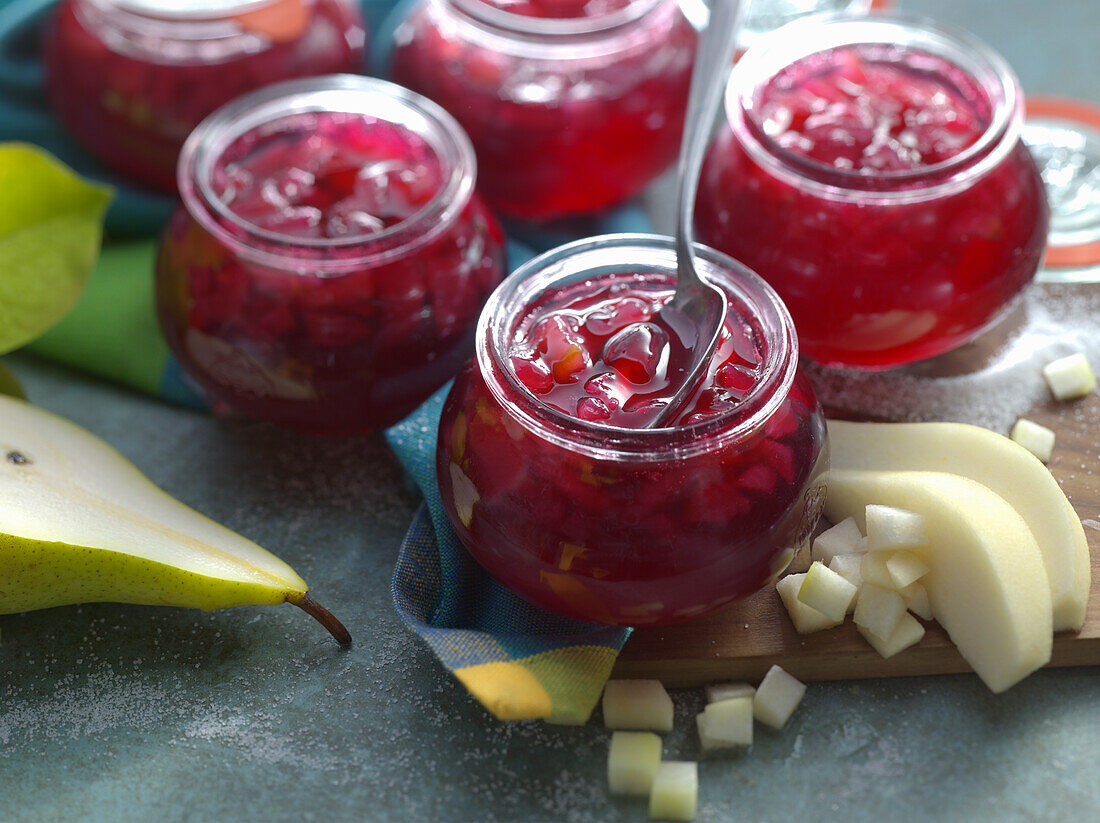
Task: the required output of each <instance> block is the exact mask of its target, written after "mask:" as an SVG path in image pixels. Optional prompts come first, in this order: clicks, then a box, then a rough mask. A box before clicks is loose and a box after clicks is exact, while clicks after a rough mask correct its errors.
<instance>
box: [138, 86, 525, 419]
mask: <svg viewBox="0 0 1100 823" xmlns="http://www.w3.org/2000/svg"><path fill="white" fill-rule="evenodd" d="M475 176H476V166H475V160H474V155H473V149H472V148H471V147H470V143H469V141H468V140H467V139H466V136H465V135H464V134H463V133H462V130H461V129H460V128H459V127H458V124H457V123H455V122H454V120H452V119H451V117H450V116H449V115H448V114H447V113H446V112H444V111H443V110H442V109H440V108H439V107H438V106H436V105H435V104H434V103H432V102H431V101H429V100H425V99H423V98H422V97H420V96H419V95H416V94H413V93H412V92H409V91H407V90H405V89H402V88H400V87H398V86H395V85H393V84H391V83H387V82H384V81H381V80H375V79H371V78H366V77H358V76H352V75H335V76H329V77H320V78H311V79H307V80H293V81H288V82H286V83H281V84H277V85H275V86H269V87H268V88H265V89H262V90H260V91H258V92H253V93H252V94H250V95H247V96H245V97H243V98H241V99H240V100H237V101H234V102H233V103H230V104H228V105H226V106H224V107H222V108H221V109H219V110H218V111H217V112H215V113H214V114H213V115H211V116H210V117H209V118H207V119H206V120H204V121H203V123H202V124H201V125H200V126H199V127H198V128H197V129H196V130H195V132H194V133H193V134H192V135H191V137H190V138H189V139H188V141H187V143H186V144H185V145H184V148H183V152H182V154H181V155H180V167H179V188H180V194H181V196H182V199H183V203H182V205H181V206H180V207H179V208H178V209H177V210H176V212H175V214H174V215H173V217H172V219H171V221H170V222H169V225H168V227H167V229H166V231H165V234H164V237H163V240H162V243H161V247H160V251H159V254H158V257H157V266H156V271H157V274H156V278H157V283H156V295H157V307H158V315H159V319H160V323H161V327H162V329H163V330H164V334H165V337H166V339H167V341H168V344H169V346H170V348H171V349H172V351H173V352H174V353H175V355H176V357H177V358H178V359H179V361H180V363H181V364H182V365H183V367H184V368H185V369H186V371H187V372H188V373H189V374H190V375H191V376H192V377H193V378H194V379H195V380H196V381H197V382H198V384H199V385H200V386H201V387H202V389H204V390H205V391H206V392H207V393H208V394H209V396H210V397H211V399H212V400H213V401H215V402H216V403H217V404H220V405H222V406H225V407H228V408H230V409H233V410H235V411H237V412H240V413H243V414H246V415H249V416H252V417H256V418H260V419H264V420H270V421H273V422H275V423H279V424H281V425H284V426H287V427H290V428H294V429H299V430H303V431H309V432H317V433H322V434H353V433H357V432H365V431H370V430H373V429H378V428H380V427H383V426H386V425H389V424H391V423H393V422H396V421H397V420H399V419H400V418H402V417H404V416H405V415H406V414H407V413H408V412H410V411H411V410H412V409H413V408H415V407H416V406H417V405H418V404H419V403H420V402H422V401H423V400H424V399H425V398H427V397H428V395H430V394H431V393H432V392H433V391H434V390H435V389H437V388H439V386H441V385H442V384H443V383H444V382H446V381H447V380H448V379H449V378H450V377H452V376H453V375H454V374H455V372H457V371H458V369H459V368H460V367H461V365H462V363H463V362H464V361H465V360H466V359H468V358H469V357H470V355H471V354H472V352H473V331H474V325H475V321H476V319H477V316H478V313H479V312H480V310H481V307H482V304H483V303H484V301H485V299H486V297H487V296H488V295H489V293H490V292H491V291H492V290H493V288H494V287H495V286H496V285H497V283H499V282H500V280H501V279H502V277H503V276H504V273H505V271H504V266H505V263H504V249H503V236H502V234H501V230H500V227H499V225H498V224H497V222H496V220H495V218H494V217H493V216H492V215H491V214H490V213H489V211H488V210H487V209H486V208H485V206H484V205H483V204H482V202H481V200H480V199H479V198H478V197H477V195H476V194H475V193H474V181H475Z"/></svg>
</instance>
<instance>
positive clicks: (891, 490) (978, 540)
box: [825, 469, 1051, 692]
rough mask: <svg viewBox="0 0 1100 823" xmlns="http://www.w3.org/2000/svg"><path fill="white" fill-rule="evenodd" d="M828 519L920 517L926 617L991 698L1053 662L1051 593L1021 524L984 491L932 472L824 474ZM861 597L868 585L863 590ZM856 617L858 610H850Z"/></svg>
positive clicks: (1035, 550) (833, 471)
mask: <svg viewBox="0 0 1100 823" xmlns="http://www.w3.org/2000/svg"><path fill="white" fill-rule="evenodd" d="M828 483H829V492H828V496H827V498H826V501H825V513H826V516H828V517H829V518H830V519H832V518H836V519H843V518H845V517H855V518H856V520H857V522H858V521H859V520H860V518H861V517H862V512H863V511H864V508H865V507H866V506H867V504H868V503H871V502H874V503H883V504H885V505H892V506H899V507H902V508H906V509H909V510H911V511H915V512H919V513H920V514H923V515H924V516H925V520H926V523H927V527H928V541H929V542H928V546H927V547H924V548H922V549H915V550H914V551H915V552H916V553H918V554H920V555H921V557H922V559H923V560H924V561H925V562H926V563H927V564H928V567H929V572H928V573H927V574H926V575H924V577H923V578H921V582H922V584H923V585H924V588H925V590H926V591H927V593H928V599H929V602H930V603H931V606H932V614H933V616H934V617H935V619H936V620H937V621H938V622H939V623H940V625H942V626H943V628H944V629H945V630H946V631H947V633H948V635H949V636H950V637H951V640H952V642H953V643H954V644H955V645H956V647H958V650H959V652H960V653H961V654H962V656H963V658H965V659H966V661H967V662H968V663H969V664H970V665H971V667H972V668H973V669H974V671H975V672H976V673H977V674H978V676H979V677H980V678H981V679H982V681H983V682H984V683H985V684H986V685H987V686H988V687H989V688H990V690H992V691H993V692H1002V691H1004V690H1005V689H1007V688H1009V687H1010V686H1012V685H1013V684H1014V683H1016V682H1018V681H1019V680H1021V679H1022V678H1024V677H1026V676H1027V675H1028V674H1030V673H1031V672H1033V671H1034V670H1035V669H1037V668H1039V667H1040V666H1043V665H1044V664H1046V663H1047V662H1048V661H1049V660H1050V652H1051V606H1050V586H1049V584H1048V583H1047V580H1046V568H1045V567H1044V565H1043V556H1042V554H1041V553H1040V551H1039V547H1038V545H1037V544H1036V542H1035V538H1033V537H1032V535H1031V532H1030V531H1029V530H1028V527H1027V523H1025V522H1024V520H1023V518H1021V517H1020V515H1018V514H1017V513H1016V511H1015V509H1013V508H1012V506H1010V505H1009V504H1008V503H1007V502H1005V501H1004V500H1003V499H1002V498H1001V497H1000V496H998V495H996V494H994V493H993V492H991V491H990V490H989V489H988V488H986V487H985V486H983V485H981V484H980V483H976V482H975V481H973V480H969V479H967V478H965V477H960V476H958V475H952V474H943V473H939V472H910V471H906V472H897V471H850V470H845V469H831V470H830V472H829V480H828ZM865 588H866V584H865ZM857 609H858V604H857Z"/></svg>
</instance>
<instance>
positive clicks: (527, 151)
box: [392, 0, 697, 220]
mask: <svg viewBox="0 0 1100 823" xmlns="http://www.w3.org/2000/svg"><path fill="white" fill-rule="evenodd" d="M501 10H503V11H504V12H507V14H504V13H501ZM487 11H489V12H494V11H495V12H497V14H495V15H491V16H490V15H488V14H487V13H486V12H487ZM615 21H618V22H615ZM558 25H565V26H568V27H569V30H568V31H567V32H564V33H563V32H556V31H551V30H549V29H547V27H553V26H558ZM574 29H575V31H574ZM696 39H697V38H696V33H695V30H694V29H693V28H692V26H691V25H690V24H689V23H688V21H687V20H686V19H685V18H684V16H683V13H682V12H681V11H680V9H679V7H678V5H677V4H676V3H675V2H673V1H672V0H589V1H588V2H582V0H566V1H565V2H554V0H527V1H526V2H520V3H505V2H501V0H495V1H494V2H492V3H486V2H483V0H424V2H422V3H421V4H420V5H419V6H417V7H416V9H415V10H414V11H413V12H412V14H411V15H410V17H409V19H408V20H406V21H405V22H404V23H403V24H402V26H401V27H400V28H399V29H398V30H397V32H396V34H395V48H394V52H393V63H392V76H393V78H394V80H396V81H397V82H398V83H401V84H402V85H404V86H407V87H408V88H411V89H413V90H415V91H418V92H420V93H422V94H424V95H425V96H427V97H429V98H431V99H433V100H435V101H436V102H437V103H439V104H440V105H442V106H443V107H444V108H445V109H447V111H449V112H450V113H451V114H452V115H454V117H455V119H457V120H458V121H459V122H460V123H461V124H462V126H463V128H464V129H465V130H466V132H467V134H469V135H470V140H471V141H472V142H473V144H474V148H475V150H476V151H477V157H478V169H479V172H480V175H481V184H480V189H481V191H482V192H483V194H484V195H485V198H486V199H487V200H488V201H489V203H490V205H492V206H493V208H494V209H496V210H497V211H499V212H500V213H502V214H507V215H509V216H513V217H518V218H523V219H530V220H548V219H553V218H559V217H565V216H569V215H574V214H580V213H587V212H593V211H597V210H600V209H603V208H605V207H607V206H610V205H613V204H615V203H618V202H621V201H623V200H625V199H627V198H629V197H631V196H632V195H634V194H636V193H638V192H639V191H640V190H641V189H642V188H644V187H645V186H646V184H648V183H649V182H650V181H651V180H653V179H654V178H655V177H656V176H657V175H659V174H660V173H661V172H662V171H664V170H665V169H666V168H667V167H668V165H669V164H670V163H671V162H672V160H673V159H674V158H675V156H676V152H677V149H678V147H679V142H680V134H681V132H682V130H683V122H684V108H685V105H686V102H687V90H688V83H689V80H690V77H691V65H692V60H693V58H694V53H695V44H696Z"/></svg>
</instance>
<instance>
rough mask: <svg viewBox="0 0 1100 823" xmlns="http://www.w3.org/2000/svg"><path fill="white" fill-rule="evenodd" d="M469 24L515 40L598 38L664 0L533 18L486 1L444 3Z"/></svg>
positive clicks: (633, 1)
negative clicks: (583, 13)
mask: <svg viewBox="0 0 1100 823" xmlns="http://www.w3.org/2000/svg"><path fill="white" fill-rule="evenodd" d="M445 2H447V3H448V4H449V5H451V6H453V7H454V8H455V9H456V10H457V11H459V12H460V13H461V14H462V16H463V17H464V18H466V19H468V20H469V21H471V22H473V23H475V24H477V25H480V26H485V27H487V28H488V29H490V30H491V31H493V32H494V33H497V34H506V35H511V36H515V37H519V38H544V37H545V38H564V37H578V36H585V35H602V34H606V33H609V32H612V31H614V30H615V29H619V28H621V27H623V26H625V25H627V24H629V23H633V22H634V21H635V20H637V19H639V18H640V17H644V16H645V15H646V14H648V13H649V12H651V11H652V10H653V9H654V8H656V7H657V6H658V5H660V4H661V3H662V2H664V0H631V2H629V3H628V4H627V5H625V6H623V7H622V8H619V9H615V10H614V11H610V12H608V13H606V14H601V15H599V16H596V17H533V16H531V15H527V14H516V13H515V12H511V11H508V10H507V9H502V8H498V7H496V6H494V5H492V4H490V3H488V2H486V0H445Z"/></svg>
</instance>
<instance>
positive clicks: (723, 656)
mask: <svg viewBox="0 0 1100 823" xmlns="http://www.w3.org/2000/svg"><path fill="white" fill-rule="evenodd" d="M1027 417H1028V418H1029V419H1031V420H1034V421H1035V422H1037V423H1041V424H1043V425H1045V426H1047V427H1048V428H1051V429H1053V430H1054V431H1055V432H1056V433H1057V437H1058V439H1057V442H1056V444H1055V448H1054V456H1053V458H1052V459H1051V461H1050V464H1049V466H1050V470H1051V472H1052V473H1053V474H1054V476H1055V478H1057V479H1058V481H1059V483H1060V484H1061V486H1062V489H1063V490H1064V491H1065V493H1066V495H1067V497H1069V500H1070V502H1071V503H1072V504H1073V506H1074V508H1075V509H1076V511H1077V513H1078V515H1079V516H1080V517H1081V519H1082V521H1083V522H1085V535H1086V537H1087V538H1088V544H1089V549H1090V552H1091V555H1092V591H1091V595H1090V598H1089V606H1088V612H1087V614H1086V616H1085V625H1084V628H1083V629H1082V630H1081V631H1080V633H1078V634H1073V633H1070V632H1060V633H1058V634H1056V635H1055V636H1054V652H1053V655H1052V657H1051V661H1050V664H1049V665H1051V666H1081V665H1089V664H1100V459H1098V457H1100V396H1098V395H1097V393H1096V392H1093V394H1091V395H1089V396H1088V397H1086V398H1083V399H1081V400H1077V401H1073V402H1070V403H1057V402H1055V401H1050V402H1048V403H1044V404H1043V405H1041V406H1039V407H1037V408H1035V409H1033V410H1032V411H1031V412H1030V413H1028V415H1027ZM804 565H805V564H804ZM796 570H797V569H796ZM926 628H927V631H926V633H925V635H924V638H923V639H922V640H921V642H920V643H919V644H917V645H916V646H912V647H910V648H908V649H906V650H905V651H903V652H901V653H900V654H897V655H895V656H894V657H891V658H889V659H886V660H884V659H883V658H881V657H880V656H879V655H878V653H877V652H875V651H874V649H872V648H871V647H870V646H869V645H867V642H866V641H865V640H864V639H863V638H862V637H860V636H859V634H858V633H857V632H856V630H855V627H854V626H853V625H852V622H851V619H850V618H849V620H848V621H847V622H845V623H844V625H842V626H838V627H836V628H835V629H829V630H827V631H823V632H818V633H816V634H808V635H798V634H797V633H795V630H794V627H793V626H792V625H791V622H790V619H789V618H788V617H787V613H786V611H785V610H784V608H783V605H782V604H781V603H780V601H779V596H778V595H777V594H776V592H775V589H774V588H769V589H767V590H765V591H762V592H759V593H758V594H756V595H755V596H753V597H751V598H749V599H748V600H745V601H743V602H741V603H738V604H736V605H734V606H731V607H730V608H729V609H726V610H724V611H721V612H718V613H717V614H714V615H711V616H709V617H706V618H702V619H700V620H698V621H695V622H692V623H687V624H682V625H677V626H668V627H663V628H653V629H639V630H637V631H635V632H634V634H633V635H632V636H631V638H630V640H629V641H628V642H627V644H626V646H625V648H624V649H623V652H622V654H621V655H620V656H619V659H618V662H617V663H616V664H615V669H614V672H613V673H612V676H613V677H644V678H657V679H659V680H661V681H663V682H664V683H665V685H667V686H670V687H682V686H698V685H702V684H705V683H713V682H715V681H720V680H750V681H754V682H755V681H757V680H760V679H761V678H762V677H763V676H764V674H765V673H766V672H767V670H768V669H769V668H770V667H771V666H772V665H773V664H778V665H780V666H782V667H783V668H784V669H786V670H787V671H789V672H790V673H791V674H793V675H794V676H795V677H797V678H799V679H800V680H847V679H856V678H865V677H900V676H906V675H922V674H945V673H950V672H966V671H970V667H969V666H968V665H967V663H966V661H964V660H963V659H962V657H961V656H960V655H959V653H958V652H957V651H956V650H955V647H954V645H952V643H951V641H950V640H949V639H948V637H947V633H946V632H945V631H944V630H943V629H941V628H940V627H939V625H938V624H936V623H928V624H926Z"/></svg>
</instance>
